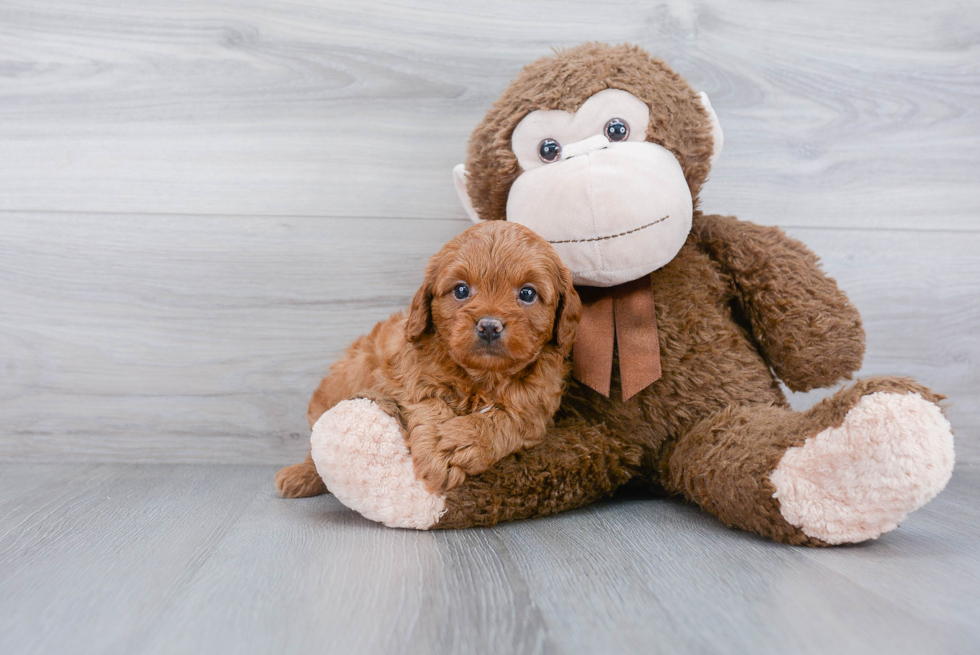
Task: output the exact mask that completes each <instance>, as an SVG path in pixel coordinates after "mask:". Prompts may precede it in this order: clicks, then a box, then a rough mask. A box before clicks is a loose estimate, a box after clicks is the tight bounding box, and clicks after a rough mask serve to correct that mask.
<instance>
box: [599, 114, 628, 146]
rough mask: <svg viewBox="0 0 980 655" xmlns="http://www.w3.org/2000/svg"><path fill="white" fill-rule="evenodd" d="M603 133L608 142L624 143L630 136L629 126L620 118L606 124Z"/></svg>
mask: <svg viewBox="0 0 980 655" xmlns="http://www.w3.org/2000/svg"><path fill="white" fill-rule="evenodd" d="M603 132H604V133H605V135H606V138H607V139H609V140H610V141H625V140H626V139H628V138H629V135H630V124H629V123H627V122H626V121H624V120H623V119H622V118H613V119H611V120H610V121H609V122H608V123H606V129H605V130H603Z"/></svg>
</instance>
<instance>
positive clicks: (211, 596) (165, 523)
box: [0, 464, 980, 655]
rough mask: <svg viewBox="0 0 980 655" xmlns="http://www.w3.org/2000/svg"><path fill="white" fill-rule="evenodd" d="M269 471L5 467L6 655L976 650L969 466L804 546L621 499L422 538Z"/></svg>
mask: <svg viewBox="0 0 980 655" xmlns="http://www.w3.org/2000/svg"><path fill="white" fill-rule="evenodd" d="M274 470H275V469H274V467H269V466H213V465H212V466H207V465H122V464H88V465H84V464H83V465H72V464H28V465H21V464H4V465H0V479H2V480H3V482H4V484H3V485H2V486H0V512H2V515H3V516H4V519H3V524H2V527H0V571H2V572H3V575H2V576H0V652H2V653H19V654H25V655H26V654H33V653H38V654H40V653H58V654H60V653H69V652H70V653H77V654H79V655H81V654H87V653H103V654H104V653H124V654H127V655H137V654H143V653H161V654H170V653H208V654H210V655H216V654H220V653H235V654H236V655H241V654H243V653H297V652H324V653H557V652H562V653H590V654H591V653H625V652H637V653H639V652H642V653H665V654H670V653H753V654H768V653H774V654H777V653H778V654H783V653H871V652H877V653H896V654H898V653H916V654H920V653H975V652H977V651H978V650H980V551H978V549H977V540H978V538H980V502H978V501H980V469H978V468H977V467H960V468H959V469H958V470H957V472H956V474H955V475H954V477H953V480H952V482H951V484H950V486H949V488H948V489H947V490H946V491H945V492H943V494H942V495H940V496H939V497H938V498H937V499H936V500H935V501H934V502H933V503H932V504H930V505H928V506H927V507H926V508H924V509H922V510H920V511H919V512H918V513H916V514H914V515H912V516H911V517H909V519H908V520H907V521H906V522H905V523H904V524H903V525H902V526H901V527H900V528H899V529H898V530H897V531H895V532H892V533H890V534H888V535H885V536H884V537H882V538H880V539H879V540H877V541H874V542H871V543H868V544H864V545H860V546H854V547H847V548H834V549H823V550H811V549H806V548H791V547H786V546H781V545H777V544H773V543H770V542H768V541H765V540H763V539H760V538H757V537H754V536H752V535H747V534H744V533H740V532H736V531H733V530H728V529H726V528H725V527H724V526H722V525H721V524H719V523H718V522H717V521H715V520H714V519H713V518H711V517H709V516H707V515H705V514H702V513H701V512H699V510H698V509H697V508H696V507H694V506H692V505H688V504H685V503H681V502H677V501H674V500H663V499H659V500H658V499H648V498H639V497H620V498H615V499H612V500H610V501H607V502H604V503H600V504H598V505H596V506H594V507H589V508H586V509H583V510H580V511H577V512H571V513H568V514H565V515H561V516H556V517H552V518H547V519H540V520H536V521H531V522H524V523H513V524H508V525H501V526H498V527H497V528H495V529H486V530H484V529H479V530H466V531H453V532H431V533H419V532H413V531H405V530H390V529H386V528H383V527H381V526H378V525H377V524H373V523H370V522H368V521H366V520H363V519H361V518H360V517H358V516H356V515H355V514H353V513H352V512H350V511H349V510H347V509H346V508H345V507H343V506H342V505H340V503H338V502H337V501H336V500H335V499H334V498H333V497H331V496H321V497H318V498H310V499H305V500H296V501H288V500H283V499H280V498H278V497H276V496H275V494H274V492H273V490H272V486H271V480H272V475H273V473H274Z"/></svg>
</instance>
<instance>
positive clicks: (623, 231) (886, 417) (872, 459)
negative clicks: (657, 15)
mask: <svg viewBox="0 0 980 655" xmlns="http://www.w3.org/2000/svg"><path fill="white" fill-rule="evenodd" d="M720 148H721V130H720V128H719V126H718V122H717V119H716V118H715V115H714V112H713V111H712V109H711V106H710V104H709V103H708V102H707V98H706V97H705V96H704V95H703V94H701V95H699V94H697V93H695V92H694V91H693V90H692V89H691V88H690V86H689V85H688V84H687V83H686V82H685V81H684V80H683V79H682V78H681V77H680V76H678V75H677V74H676V73H674V72H673V71H671V70H670V69H669V68H668V67H667V66H666V65H665V64H664V63H663V62H661V61H659V60H657V59H653V58H651V57H650V56H649V55H647V54H646V53H645V52H644V51H642V50H640V49H639V48H636V47H631V46H616V47H612V46H607V45H601V44H586V45H583V46H580V47H577V48H574V49H571V50H567V51H564V52H561V53H558V54H556V55H555V56H553V57H547V58H545V59H541V60H539V61H537V62H535V63H533V64H531V65H530V66H528V67H526V68H525V69H524V70H523V71H522V72H521V74H520V75H519V76H518V77H517V79H516V80H514V82H513V83H512V84H511V85H510V87H509V88H508V89H507V90H506V91H505V92H504V94H503V95H502V96H501V97H500V99H499V100H498V101H497V102H496V103H495V104H494V106H493V107H492V108H491V109H490V111H489V112H488V113H487V115H486V118H485V119H484V120H483V122H482V123H481V124H480V125H479V126H478V127H477V128H476V130H475V131H474V133H473V136H472V138H471V141H470V146H469V156H468V161H467V164H466V166H465V168H464V167H462V166H460V167H457V169H456V171H455V175H456V181H457V188H458V189H459V190H460V192H461V197H462V199H463V203H464V205H465V206H466V208H467V211H468V212H469V213H470V215H471V216H472V217H473V218H474V220H505V219H506V220H512V221H516V222H520V223H523V224H525V225H527V226H529V227H531V228H532V229H534V230H535V231H537V232H538V233H539V234H541V235H542V236H544V238H545V239H546V240H548V241H549V242H551V243H552V244H553V245H554V246H555V248H556V249H557V250H558V252H559V254H560V255H561V257H562V259H563V261H564V262H565V263H566V264H567V265H568V266H569V268H570V269H571V270H572V272H573V274H574V276H575V282H576V284H577V285H580V286H579V287H578V288H579V291H580V293H581V295H582V297H583V301H584V303H585V304H586V312H585V313H584V314H583V320H582V323H581V325H580V328H579V339H578V340H577V341H576V344H575V351H574V354H573V364H574V372H575V376H576V378H577V381H576V382H575V383H573V384H572V386H571V388H570V389H569V390H568V392H567V393H566V395H565V397H564V399H563V401H562V408H561V410H560V412H559V414H558V415H557V416H556V419H555V425H554V427H553V428H551V429H550V431H549V433H548V435H547V437H546V439H545V441H544V443H543V444H541V445H540V446H537V447H534V448H531V449H528V450H526V451H523V452H519V453H516V454H514V455H511V456H509V457H507V458H505V459H503V460H501V461H500V462H498V463H497V464H496V465H495V466H494V467H493V468H491V469H490V470H488V471H487V472H486V473H484V474H482V475H480V476H477V477H475V478H472V479H470V480H468V481H467V482H466V483H465V484H463V485H461V486H460V487H457V488H455V489H453V490H452V491H450V492H448V493H447V494H446V495H444V496H435V495H433V494H429V493H428V492H426V491H425V489H424V487H423V486H422V485H421V483H419V482H418V481H416V480H415V479H414V476H413V474H412V466H411V459H410V454H409V453H408V451H407V449H406V448H405V446H404V443H403V438H402V433H401V426H400V423H399V411H398V408H397V407H396V406H394V405H393V404H392V403H390V402H388V401H387V400H386V399H383V398H370V399H368V398H359V399H352V400H348V401H345V402H342V403H340V404H339V405H337V406H336V407H335V408H334V409H332V410H330V411H329V412H327V413H326V414H324V416H323V417H322V418H321V419H320V421H319V422H317V423H316V426H315V427H314V431H313V438H312V444H313V459H314V460H315V461H316V465H317V467H318V470H319V473H320V475H322V477H323V479H324V480H325V482H326V485H327V487H328V488H329V489H330V490H331V491H332V492H334V493H335V494H336V495H337V497H338V498H340V500H341V501H342V502H344V503H345V504H347V505H348V506H350V507H352V508H354V509H355V510H357V511H359V512H361V513H362V514H363V515H365V516H367V517H368V518H371V519H373V520H377V521H381V522H383V523H385V524H386V525H390V526H402V527H413V528H419V529H429V528H462V527H468V526H475V525H493V524H494V523H497V522H499V521H505V520H513V519H524V518H530V517H534V516H542V515H546V514H553V513H556V512H561V511H564V510H567V509H572V508H575V507H580V506H582V505H585V504H587V503H591V502H593V501H595V500H596V499H599V498H602V497H604V496H608V495H610V494H612V493H613V492H614V491H615V490H616V489H617V488H618V487H620V486H622V485H623V484H625V483H627V482H629V481H631V480H633V481H637V480H638V481H644V482H646V483H649V484H651V485H655V486H658V487H661V488H663V489H665V490H667V491H669V492H672V493H676V494H681V495H683V496H684V497H685V498H687V499H689V500H691V501H693V502H696V503H698V504H699V505H700V506H701V507H702V508H703V509H704V510H705V511H707V512H710V513H711V514H714V515H715V516H717V517H718V518H719V519H721V520H722V521H724V522H725V523H726V524H728V525H731V526H736V527H739V528H742V529H744V530H748V531H751V532H755V533H758V534H761V535H765V536H767V537H770V538H772V539H775V540H777V541H780V542H784V543H788V544H806V545H811V546H823V545H828V544H840V543H853V542H859V541H863V540H866V539H872V538H875V537H877V536H879V535H880V534H882V533H884V532H887V531H888V530H891V529H893V528H895V527H896V525H897V523H898V522H899V521H900V520H902V519H903V518H904V517H905V515H906V514H907V513H908V512H910V511H912V510H914V509H916V508H918V507H920V506H922V505H923V504H924V503H926V502H927V501H928V500H930V499H931V498H932V497H933V496H935V495H936V494H937V493H938V492H939V491H940V490H941V489H942V488H943V487H944V486H945V484H946V482H947V481H948V480H949V477H950V475H951V472H952V467H953V440H952V432H951V429H950V426H949V423H948V422H947V421H946V419H945V418H944V416H943V413H942V412H941V410H940V408H939V406H938V403H939V401H940V400H942V396H939V395H937V394H935V393H933V392H932V391H930V390H929V389H926V388H925V387H923V386H921V385H919V384H916V383H915V382H913V381H911V380H908V379H901V378H884V377H879V378H871V379H867V380H862V381H859V382H858V383H856V384H854V385H852V386H850V387H849V388H846V389H842V390H840V391H838V392H837V393H836V394H835V395H833V396H831V397H829V398H827V399H826V400H824V401H822V402H820V403H818V404H817V405H816V406H815V407H814V408H812V409H811V410H809V411H806V412H795V411H792V410H791V409H790V408H789V407H788V405H787V402H786V399H785V398H784V396H783V394H782V393H781V391H780V388H779V386H778V383H777V378H778V379H781V380H782V381H783V382H785V383H786V385H787V386H788V387H789V388H790V389H792V390H794V391H806V390H809V389H813V388H817V387H823V386H829V385H832V384H835V383H837V382H838V381H840V380H842V379H846V378H849V377H850V376H851V374H852V373H853V372H854V371H856V370H857V369H858V368H859V367H860V364H861V359H862V356H863V352H864V332H863V329H862V327H861V320H860V317H859V315H858V312H857V310H856V309H855V308H854V307H853V306H852V305H850V303H849V302H848V300H847V298H846V297H845V296H844V294H843V293H842V292H841V291H840V290H839V289H838V288H837V285H836V283H835V282H834V281H833V280H832V279H830V278H828V277H827V276H826V275H824V274H823V273H822V272H821V271H820V269H819V268H818V265H817V259H816V257H815V256H814V255H813V254H812V253H811V252H810V251H809V250H807V248H806V247H805V246H803V245H802V244H801V243H799V242H798V241H795V240H793V239H790V238H789V237H787V236H786V235H785V234H784V233H783V232H782V231H780V230H779V229H776V228H770V227H761V226H758V225H754V224H752V223H746V222H742V221H739V220H737V219H735V218H733V217H724V216H704V215H702V214H701V212H699V211H698V210H697V206H698V192H699V190H700V188H701V185H702V184H704V182H705V181H706V179H707V176H708V172H709V170H710V167H711V164H712V162H713V159H714V158H715V157H717V155H718V152H719V151H720ZM614 344H615V346H614ZM314 418H315V417H314ZM307 466H308V467H310V470H309V471H307V473H308V474H309V475H311V476H312V475H313V471H312V468H311V467H312V464H308V465H307ZM321 489H322V487H321ZM318 490H319V489H318Z"/></svg>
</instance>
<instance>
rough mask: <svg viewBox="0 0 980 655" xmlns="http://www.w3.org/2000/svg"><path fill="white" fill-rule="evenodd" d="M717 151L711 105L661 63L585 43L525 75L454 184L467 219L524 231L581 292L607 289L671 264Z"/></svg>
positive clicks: (475, 139) (473, 144)
mask: <svg viewBox="0 0 980 655" xmlns="http://www.w3.org/2000/svg"><path fill="white" fill-rule="evenodd" d="M721 144H722V135H721V128H720V126H719V125H718V121H717V118H716V117H715V114H714V111H712V109H711V105H710V103H709V102H708V100H707V96H705V95H704V94H697V93H695V92H694V91H693V90H692V89H691V87H690V86H689V85H688V84H687V83H686V82H685V81H684V80H683V78H681V77H680V76H678V75H676V74H675V73H673V71H671V70H670V69H669V68H668V67H667V66H666V65H665V64H664V63H663V62H661V61H659V60H655V59H653V58H651V57H650V56H649V55H648V54H647V53H645V52H643V51H642V50H640V49H639V48H635V47H633V46H625V45H624V46H607V45H603V44H592V43H590V44H584V45H582V46H579V47H577V48H573V49H571V50H568V51H562V52H559V53H557V54H556V55H555V56H554V57H546V58H543V59H541V60H539V61H537V62H535V63H533V64H531V65H529V66H527V67H525V69H524V70H523V71H522V72H521V74H520V75H519V76H518V77H517V78H516V79H515V80H514V81H513V82H512V83H511V86H510V87H509V88H508V89H507V90H506V91H505V92H504V94H503V95H502V96H501V98H500V99H499V100H498V101H497V103H496V104H495V105H494V106H493V107H492V108H491V109H490V111H489V112H488V113H487V116H486V118H484V120H483V122H482V123H481V124H480V125H479V126H478V127H477V129H476V130H475V131H474V133H473V136H472V137H471V139H470V148H469V158H468V166H467V167H463V166H462V165H460V166H457V167H456V169H455V170H454V175H455V177H456V188H457V191H458V192H459V194H460V198H461V200H462V201H463V205H464V207H466V209H467V213H468V214H469V215H470V217H471V218H473V219H474V220H480V219H502V218H506V220H507V221H510V222H513V223H520V224H522V225H525V226H527V227H530V228H531V229H533V230H534V231H535V232H537V233H538V234H540V235H541V236H542V237H544V239H545V240H546V241H548V242H549V243H550V244H552V245H553V246H554V248H555V250H556V251H557V252H558V254H559V256H560V257H561V258H562V261H564V262H565V264H566V265H567V266H568V267H569V269H571V271H572V275H573V278H574V281H575V283H576V284H581V285H586V286H600V287H609V286H614V285H617V284H622V283H624V282H628V281H630V280H635V279H637V278H640V277H642V276H644V275H646V274H648V273H650V272H652V271H655V270H657V269H659V268H661V267H662V266H664V265H665V264H667V263H668V262H670V261H671V260H672V259H673V258H674V256H675V255H676V254H677V252H678V251H679V250H680V248H681V247H682V246H683V245H684V242H685V240H686V239H687V235H688V233H689V232H690V230H691V224H692V216H693V213H694V207H695V205H696V202H695V198H696V197H697V193H698V191H699V189H700V187H701V184H702V183H703V182H704V181H705V179H706V178H707V174H708V171H709V170H710V167H711V165H712V164H713V162H714V160H715V158H717V156H718V154H719V152H720V150H721Z"/></svg>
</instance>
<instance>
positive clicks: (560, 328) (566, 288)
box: [552, 257, 582, 357]
mask: <svg viewBox="0 0 980 655" xmlns="http://www.w3.org/2000/svg"><path fill="white" fill-rule="evenodd" d="M556 259H557V257H556ZM558 272H559V274H558V309H557V310H556V311H555V333H554V337H553V339H552V342H553V343H554V344H556V345H557V346H558V351H559V352H560V353H561V354H562V357H568V355H569V354H571V352H572V346H573V345H575V328H577V327H578V321H579V319H580V318H581V317H582V301H581V300H579V297H578V292H577V291H576V290H575V286H574V285H573V284H572V274H571V272H570V271H569V270H568V268H567V267H566V266H565V265H564V264H562V263H561V261H560V260H559V261H558Z"/></svg>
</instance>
